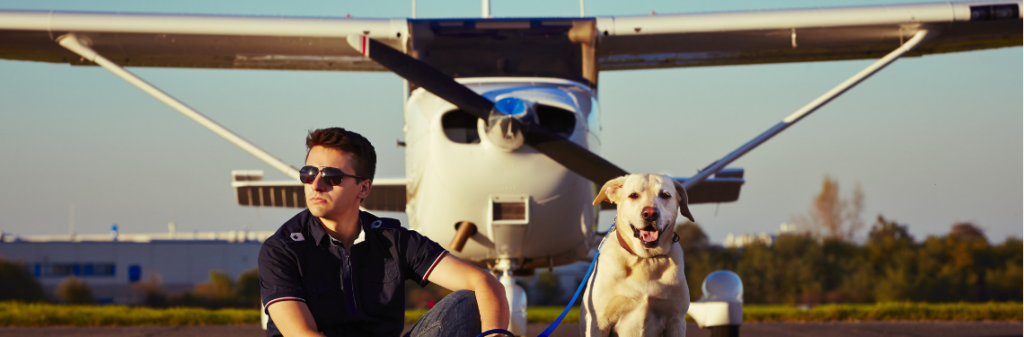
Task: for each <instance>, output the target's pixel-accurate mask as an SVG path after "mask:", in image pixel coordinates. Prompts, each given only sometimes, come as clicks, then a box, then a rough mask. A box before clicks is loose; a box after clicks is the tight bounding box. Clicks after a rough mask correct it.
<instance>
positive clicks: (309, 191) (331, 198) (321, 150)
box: [305, 146, 370, 219]
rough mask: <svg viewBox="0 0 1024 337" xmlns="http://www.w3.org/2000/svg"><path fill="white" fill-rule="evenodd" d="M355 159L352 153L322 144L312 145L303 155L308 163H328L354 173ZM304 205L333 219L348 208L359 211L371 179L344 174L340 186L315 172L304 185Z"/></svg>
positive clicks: (368, 191)
mask: <svg viewBox="0 0 1024 337" xmlns="http://www.w3.org/2000/svg"><path fill="white" fill-rule="evenodd" d="M354 160H355V159H354V158H353V157H352V154H351V153H348V152H343V151H339V150H335V149H331V148H326V147H323V146H314V147H313V148H312V149H310V150H309V154H308V155H307V156H306V165H308V166H330V167H334V168H338V169H341V171H342V172H345V173H346V174H355V173H356V170H355V167H354V166H353V163H354ZM305 190H306V206H307V207H309V212H310V213H313V215H314V216H317V217H321V218H329V219H335V218H336V217H339V216H341V215H342V214H343V213H346V212H347V211H348V210H358V209H359V200H361V199H363V198H366V196H367V195H368V194H369V193H370V181H369V180H363V181H359V182H357V181H356V178H352V177H345V178H343V179H342V181H341V185H338V186H331V185H330V184H329V183H328V182H327V181H325V180H324V179H323V177H322V175H320V174H318V175H317V176H316V179H314V180H313V183H311V184H306V185H305Z"/></svg>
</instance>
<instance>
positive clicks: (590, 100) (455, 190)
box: [405, 77, 600, 267]
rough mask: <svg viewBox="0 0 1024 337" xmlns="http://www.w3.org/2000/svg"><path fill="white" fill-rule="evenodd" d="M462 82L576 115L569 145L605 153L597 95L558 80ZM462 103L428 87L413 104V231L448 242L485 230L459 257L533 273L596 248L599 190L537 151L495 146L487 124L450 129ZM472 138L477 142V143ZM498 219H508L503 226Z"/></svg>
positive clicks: (409, 132)
mask: <svg viewBox="0 0 1024 337" xmlns="http://www.w3.org/2000/svg"><path fill="white" fill-rule="evenodd" d="M458 82H460V83H462V84H463V85H466V86H467V87H469V88H470V89H472V90H473V91H475V92H477V93H479V94H481V95H483V96H485V97H487V98H489V99H491V100H492V101H497V100H500V99H502V98H506V97H515V98H518V99H521V100H523V101H525V102H527V103H528V104H540V105H545V106H548V107H554V108H557V109H561V111H562V112H563V114H564V113H568V112H571V113H572V114H574V115H575V125H574V126H569V127H571V128H572V132H571V135H570V136H569V139H570V140H571V141H573V142H575V143H577V144H580V145H582V146H583V147H584V148H587V149H590V151H592V152H595V153H596V152H598V148H599V144H600V143H599V132H600V116H599V114H598V109H597V106H596V105H597V100H596V98H595V96H596V95H595V94H596V93H595V91H594V90H593V89H591V88H589V87H587V86H585V85H582V84H579V83H576V82H572V81H567V80H561V79H551V78H520V77H516V78H507V77H503V78H494V77H491V78H464V79H458ZM457 109H458V108H456V107H455V106H454V105H452V104H451V103H448V102H447V101H445V100H443V99H440V98H438V97H437V96H434V95H433V94H431V93H430V92H428V91H425V90H423V89H422V88H420V89H416V90H414V91H412V93H411V94H410V96H409V98H408V100H407V104H406V108H405V137H406V138H405V140H406V178H407V179H408V180H407V181H408V182H407V185H406V189H407V197H408V199H407V200H408V203H407V206H406V212H407V214H408V215H409V227H410V228H411V229H414V230H417V231H419V232H420V233H423V234H425V235H427V236H428V237H430V238H432V239H433V240H435V241H437V242H439V243H441V244H442V245H444V246H446V248H448V247H447V245H448V243H449V242H450V240H451V239H452V237H453V236H454V235H455V225H456V224H457V223H461V222H464V221H468V222H471V223H473V224H475V225H476V226H477V228H478V232H477V234H476V235H473V236H472V237H470V239H469V241H468V243H467V244H466V246H465V248H464V249H463V250H462V251H461V252H460V253H455V252H453V253H455V254H456V255H457V256H459V257H460V258H463V259H466V260H469V261H472V262H474V263H477V264H479V265H485V264H490V263H492V262H493V261H494V260H496V259H509V260H511V261H515V263H516V264H518V265H519V266H521V267H523V266H525V267H529V266H530V265H536V266H544V267H547V266H549V265H562V264H567V263H571V262H573V261H576V260H577V259H579V258H581V257H584V256H586V255H587V254H588V252H589V250H590V241H591V238H592V237H593V236H594V227H595V225H596V223H597V211H596V209H595V206H593V205H592V204H591V201H592V200H593V199H594V195H595V192H596V191H595V186H594V184H593V183H591V182H590V181H589V180H587V179H584V178H583V177H581V176H579V175H577V174H576V173H574V172H571V171H569V170H567V169H566V168H565V167H563V166H562V165H561V164H558V163H557V162H555V161H553V160H551V159H550V158H548V157H547V156H545V155H544V154H541V153H539V152H537V151H536V150H534V149H533V148H532V147H530V146H526V145H524V146H522V147H520V148H518V149H515V150H505V149H502V148H500V147H497V146H495V145H492V144H491V143H490V141H489V140H488V138H487V137H486V136H485V132H484V121H483V120H482V119H476V118H472V119H471V122H472V123H475V124H476V130H475V131H476V132H477V133H476V134H477V135H479V137H478V138H476V139H474V138H473V137H472V136H470V137H466V134H472V133H473V131H474V130H472V125H470V124H471V123H463V125H464V129H452V128H448V129H446V128H445V126H446V125H451V124H444V123H443V117H444V115H445V114H447V113H450V112H452V111H454V110H457ZM467 139H470V140H469V141H467ZM494 202H512V203H516V202H519V203H520V205H517V207H522V206H523V205H525V210H524V211H525V214H521V215H518V214H517V215H514V216H513V218H515V219H511V220H509V219H505V220H501V219H500V217H499V216H498V215H496V214H495V213H496V212H499V213H500V210H495V207H496V206H495V205H493V204H492V203H494ZM496 218H499V219H498V220H496Z"/></svg>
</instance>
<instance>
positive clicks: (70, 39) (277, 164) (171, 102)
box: [57, 33, 299, 180]
mask: <svg viewBox="0 0 1024 337" xmlns="http://www.w3.org/2000/svg"><path fill="white" fill-rule="evenodd" d="M57 43H59V44H60V45H61V46H63V47H64V48H67V49H68V50H71V51H73V52H75V53H76V54H78V55H80V56H82V57H84V58H85V59H87V60H89V61H92V62H96V64H98V65H99V66H101V67H103V68H105V69H107V70H109V71H110V72H112V73H114V75H117V76H118V77H120V78H122V79H124V80H125V81H127V82H128V83H131V84H132V85H134V86H136V87H138V88H139V89H142V91H144V92H146V93H147V94H150V95H152V96H153V97H156V99H158V100H160V101H161V102H164V104H167V105H168V106H170V107H171V108H174V110H178V112H180V113H182V114H183V115H185V116H186V117H188V118H191V119H192V120H194V121H196V122H197V123H199V124H200V125H202V126H204V127H206V128H207V129H210V131H213V133H216V134H218V135H220V136H221V137H224V139H227V140H228V141H229V142H231V143H233V144H235V145H238V146H239V147H241V148H242V149H243V150H245V151H247V152H249V153H251V154H252V155H254V156H256V158H259V159H260V160H263V161H264V162H266V163H267V164H270V166H272V167H274V168H276V169H278V170H279V171H281V172H284V174H285V175H287V176H289V177H291V178H292V179H295V180H299V170H297V169H295V168H294V167H292V166H291V165H288V164H285V163H284V162H283V161H281V160H280V159H277V158H276V157H274V156H272V155H270V154H269V153H267V152H266V151H263V150H262V149H260V148H258V147H256V145H253V144H252V143H250V142H248V141H246V140H245V139H242V137H239V136H238V135H236V134H234V133H233V132H231V131H228V129H225V128H224V127H223V126H220V124H217V122H214V121H212V120H210V119H209V118H206V116H203V115H202V114H200V113H199V112H196V111H195V110H192V108H190V107H188V106H187V105H185V104H184V103H181V102H180V101H178V100H177V99H175V98H174V97H171V96H170V95H168V94H167V93H164V92H163V91H160V89H157V88H156V87H154V86H153V85H152V84H149V83H147V82H146V81H144V80H142V79H141V78H139V77H138V76H135V74H132V73H130V72H128V71H127V70H124V68H121V67H120V66H118V65H117V64H115V63H114V62H110V60H108V59H107V58H105V57H103V55H100V54H98V53H96V51H94V50H92V48H89V46H88V44H89V43H88V41H82V40H80V39H79V38H78V37H77V36H75V34H74V33H69V34H65V35H63V36H61V37H59V38H57Z"/></svg>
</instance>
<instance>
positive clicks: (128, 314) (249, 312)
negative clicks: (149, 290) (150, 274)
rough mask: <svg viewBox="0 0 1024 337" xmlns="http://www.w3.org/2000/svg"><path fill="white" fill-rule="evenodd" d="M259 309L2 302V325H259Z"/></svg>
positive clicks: (0, 305) (0, 304)
mask: <svg viewBox="0 0 1024 337" xmlns="http://www.w3.org/2000/svg"><path fill="white" fill-rule="evenodd" d="M259 322H260V312H259V310H256V309H220V310H207V309H198V308H168V309H153V308H145V307H128V306H122V305H103V306H92V305H59V304H48V303H30V304H25V303H17V302H0V326H54V325H71V326H131V325H228V324H258V323H259Z"/></svg>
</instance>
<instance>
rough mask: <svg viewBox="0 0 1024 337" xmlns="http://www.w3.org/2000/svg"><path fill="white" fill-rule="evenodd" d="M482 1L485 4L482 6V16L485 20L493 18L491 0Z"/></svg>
mask: <svg viewBox="0 0 1024 337" xmlns="http://www.w3.org/2000/svg"><path fill="white" fill-rule="evenodd" d="M481 1H482V2H483V4H482V6H483V7H482V8H483V10H482V11H481V12H482V13H481V14H480V15H481V16H482V17H483V18H485V19H486V18H489V17H491V0H481Z"/></svg>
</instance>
